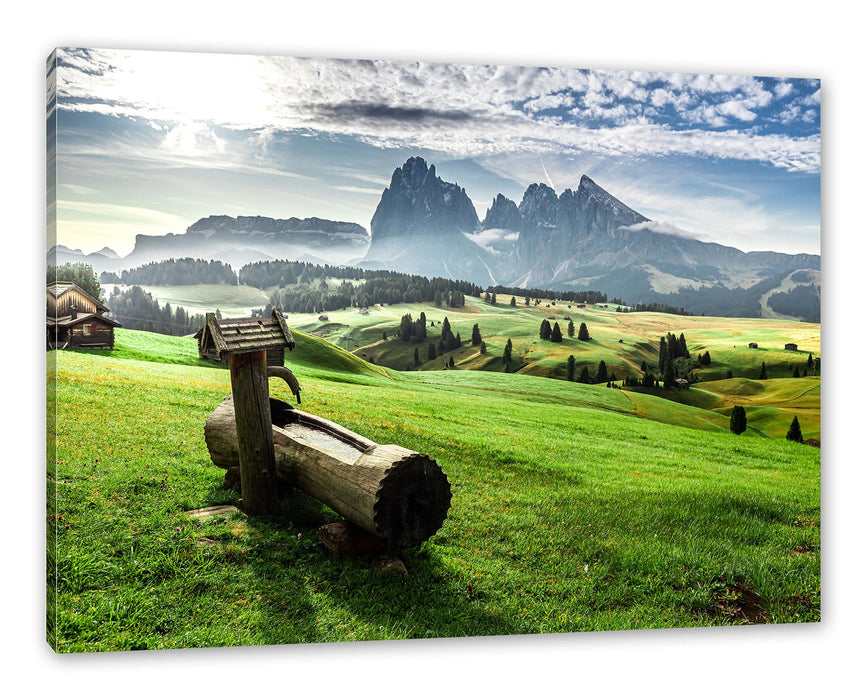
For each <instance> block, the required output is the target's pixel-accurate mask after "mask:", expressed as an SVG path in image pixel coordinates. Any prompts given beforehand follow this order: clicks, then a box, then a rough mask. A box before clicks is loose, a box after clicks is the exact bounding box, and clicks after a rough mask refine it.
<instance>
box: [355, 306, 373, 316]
mask: <svg viewBox="0 0 866 700" xmlns="http://www.w3.org/2000/svg"><path fill="white" fill-rule="evenodd" d="M358 313H359V314H368V313H370V312H369V311H368V310H367V307H366V306H362V307H361V308H360V309H358Z"/></svg>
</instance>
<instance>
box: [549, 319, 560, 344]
mask: <svg viewBox="0 0 866 700" xmlns="http://www.w3.org/2000/svg"><path fill="white" fill-rule="evenodd" d="M550 340H551V342H553V343H561V342H562V331H561V330H559V324H558V323H554V324H553V330H552V331H551V332H550Z"/></svg>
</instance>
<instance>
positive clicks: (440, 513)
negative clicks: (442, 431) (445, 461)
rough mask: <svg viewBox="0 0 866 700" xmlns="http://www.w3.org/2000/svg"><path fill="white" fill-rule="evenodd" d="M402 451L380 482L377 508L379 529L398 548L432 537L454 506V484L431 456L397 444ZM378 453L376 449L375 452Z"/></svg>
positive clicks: (416, 543) (383, 447) (391, 448)
mask: <svg viewBox="0 0 866 700" xmlns="http://www.w3.org/2000/svg"><path fill="white" fill-rule="evenodd" d="M395 448H396V449H397V450H399V451H400V452H401V453H402V454H401V455H400V456H399V457H398V458H397V459H396V460H394V461H393V463H392V465H391V467H390V468H389V469H388V470H387V471H386V472H385V476H384V478H383V479H382V480H381V481H380V483H379V489H378V491H377V493H376V502H375V504H374V507H373V512H374V516H373V517H374V522H375V523H376V531H377V532H378V533H379V534H380V535H381V536H382V537H383V538H384V539H385V540H386V541H387V542H388V543H389V544H390V545H392V546H394V547H414V546H417V545H419V544H421V543H422V542H424V541H426V540H428V539H429V538H430V537H432V536H433V535H434V534H436V532H437V531H438V530H439V528H441V527H442V524H443V523H444V522H445V518H446V516H447V515H448V509H449V508H450V507H451V484H450V483H449V482H448V477H447V476H446V475H445V473H444V472H443V471H442V469H441V467H440V466H439V465H438V464H437V463H436V460H434V459H433V458H431V457H428V456H427V455H424V454H420V453H418V452H411V451H409V450H406V449H405V448H401V447H397V446H395V445H381V446H379V448H377V449H379V450H381V451H382V452H385V451H387V450H391V451H393V450H394V449H395ZM373 452H375V450H374V451H373Z"/></svg>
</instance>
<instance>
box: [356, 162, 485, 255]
mask: <svg viewBox="0 0 866 700" xmlns="http://www.w3.org/2000/svg"><path fill="white" fill-rule="evenodd" d="M477 226H478V215H477V214H476V213H475V207H474V206H473V205H472V200H471V199H469V197H468V196H467V195H466V190H464V189H463V188H462V187H458V186H457V185H456V184H453V183H450V182H444V181H443V180H442V179H441V178H440V177H438V176H437V175H436V167H435V166H433V165H431V166H429V167H428V165H427V163H426V162H425V161H424V159H423V158H418V157H414V158H410V159H409V160H407V161H406V163H405V164H404V165H403V167H402V168H397V169H396V170H395V171H394V174H393V175H392V176H391V184H390V185H389V186H388V187H387V188H386V189H385V191H384V192H383V193H382V199H381V200H379V206H378V207H376V212H375V214H373V219H372V220H371V221H370V234H371V235H372V238H373V241H374V243H375V242H376V241H377V240H380V241H381V240H385V239H388V238H393V237H395V236H396V237H403V236H406V235H409V236H413V235H418V234H421V235H424V234H433V235H437V234H441V233H450V232H461V233H471V232H473V231H474V230H475V229H476V227H477Z"/></svg>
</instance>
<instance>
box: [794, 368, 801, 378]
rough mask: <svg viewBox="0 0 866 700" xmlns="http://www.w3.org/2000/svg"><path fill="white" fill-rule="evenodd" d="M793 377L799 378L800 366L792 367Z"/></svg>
mask: <svg viewBox="0 0 866 700" xmlns="http://www.w3.org/2000/svg"><path fill="white" fill-rule="evenodd" d="M794 378H795V379H799V378H800V368H799V367H794Z"/></svg>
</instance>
